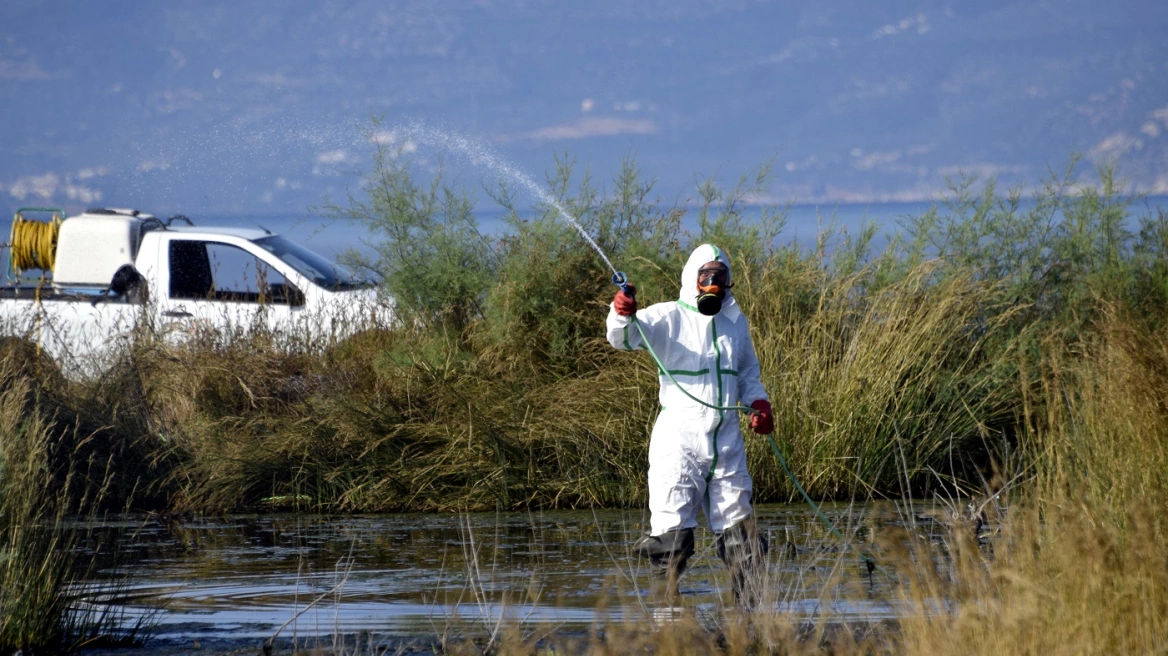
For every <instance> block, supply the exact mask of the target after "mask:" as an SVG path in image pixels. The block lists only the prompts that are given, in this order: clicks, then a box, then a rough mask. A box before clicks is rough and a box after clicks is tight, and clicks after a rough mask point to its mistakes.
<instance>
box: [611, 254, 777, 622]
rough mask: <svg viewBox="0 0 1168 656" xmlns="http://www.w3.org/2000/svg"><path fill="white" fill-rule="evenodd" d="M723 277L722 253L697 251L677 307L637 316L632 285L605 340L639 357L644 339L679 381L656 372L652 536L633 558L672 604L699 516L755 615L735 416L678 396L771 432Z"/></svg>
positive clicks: (750, 350)
mask: <svg viewBox="0 0 1168 656" xmlns="http://www.w3.org/2000/svg"><path fill="white" fill-rule="evenodd" d="M730 273H731V272H730V262H729V257H727V255H726V253H725V252H723V251H721V250H719V249H718V248H717V247H715V246H712V245H709V244H703V245H701V246H698V247H697V248H696V249H694V251H693V253H692V254H691V255H690V258H689V261H688V262H687V263H686V265H685V268H684V270H683V271H682V274H681V294H680V297H679V298H678V300H676V301H673V302H667V303H657V304H655V305H653V306H650V307H648V308H645V309H643V310H640V311H638V310H637V304H636V299H635V294H636V290H635V288H631V287H630V289H629V290H628V293H626V292H625V291H623V290H622V291H620V292H618V293H617V295H616V298H614V299H613V303H612V305H611V307H610V310H609V313H608V321H607V326H608V341H609V343H610V344H612V345H613V346H614V347H616V348H618V349H626V350H633V349H644V348H645V345H644V343H643V339H642V335H641V332H642V331H643V332H644V335H645V337H647V338H648V341H649V345H650V346H652V348H653V351H654V352H655V353H656V354H657V356H658V357H659V358H660V360H661V364H662V366H664V368H665V369H666V370H668V371H669V373H670V374H671V375H672V376H673V378H674V380H676V381H677V384H674V383H673V382H672V381H670V380H669V378H668V377H666V376H665V375H664V374H663V373H661V372H660V371H659V372H658V378H659V381H660V384H661V393H660V401H661V414H660V415H658V417H657V422H656V424H654V426H653V433H652V436H651V438H650V443H649V510H650V513H651V516H650V524H651V528H650V531H649V534H648V535H647V536H646V537H644V538H642V539H641V540H639V541H638V542H637V545H636V550H637V551H638V552H639V553H641V554H642V555H644V556H647V557H648V558H649V560H650V563H651V565H652V570H653V573H654V574H655V575H656V577H657V578H658V580H663V581H664V582H665V590H666V592H665V594H667V595H668V596H669V597H670V598H673V597H675V596H676V594H677V579H678V577H680V576H681V574H682V572H684V571H685V566H686V562H687V561H688V559H689V557H690V556H691V555H693V553H694V528H695V527H696V526H697V525H698V511H699V510H700V511H702V512H703V513H704V514H705V516H706V519H707V521H708V522H709V525H710V530H712V531H713V532H714V533H715V534H716V535H717V536H718V537H717V541H716V550H717V553H718V556H719V558H721V559H722V560H723V561H724V562H725V563H726V565H727V566H728V567H729V569H730V573H731V581H732V584H733V590H734V597H735V600H736V601H737V602H738V603H740V604H742V605H745V606H747V607H752V606H753V605H754V604H755V603H757V601H758V590H757V585H758V580H759V576H758V572H759V570H760V569H761V566H762V561H763V558H764V556H765V554H766V548H767V547H766V542H765V540H764V539H763V538H762V537H761V536H759V535H758V531H757V528H756V526H755V522H754V518H753V516H752V512H751V505H750V498H751V480H750V474H749V473H747V471H746V449H745V443H744V441H743V438H742V434H741V433H740V432H739V430H738V412H737V411H734V410H715V409H713V408H710V407H707V406H704V405H702V404H700V403H697V402H695V401H694V400H693V399H691V398H689V396H687V395H686V394H685V392H688V393H689V394H690V395H692V396H693V397H696V398H697V399H700V400H701V401H703V402H705V403H708V404H710V405H713V406H723V407H726V406H734V405H739V404H742V405H747V406H749V407H751V408H752V409H753V410H754V411H755V412H754V413H752V415H751V419H750V426H751V428H752V429H753V430H754V431H755V432H756V433H759V434H764V435H765V434H767V433H770V432H771V431H773V430H774V418H773V416H772V413H771V405H770V402H769V400H768V399H767V394H766V390H765V389H764V388H763V385H762V383H761V382H760V380H759V365H758V357H757V356H756V355H755V352H754V344H753V342H752V341H751V338H750V330H749V327H748V326H747V321H746V316H745V315H743V314H742V311H741V309H740V308H739V307H738V304H737V303H736V302H735V300H734V296H733V294H732V293H731V292H730V288H731V287H732V285H733V282H732V280H731V276H730ZM634 315H635V316H636V320H637V322H638V323H640V330H638V329H637V326H636V325H634V323H633V316H634ZM680 388H683V389H684V392H683V389H680Z"/></svg>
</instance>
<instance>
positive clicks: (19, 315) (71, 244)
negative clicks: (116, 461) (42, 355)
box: [0, 209, 392, 377]
mask: <svg viewBox="0 0 1168 656" xmlns="http://www.w3.org/2000/svg"><path fill="white" fill-rule="evenodd" d="M19 223H23V224H25V225H22V226H20V227H21V228H22V230H21V231H19V232H21V234H20V235H18V225H17V224H19ZM28 223H29V221H27V220H25V219H23V217H22V215H21V212H18V213H17V216H16V220H15V222H14V225H13V232H12V240H11V241H10V242H9V244H7V246H8V250H7V252H8V267H7V279H6V281H5V284H4V285H3V286H0V335H2V336H10V337H20V338H24V339H28V340H31V341H33V342H35V343H37V344H39V345H40V347H41V348H42V349H43V350H44V351H45V352H46V353H48V354H49V355H50V356H52V357H53V359H54V360H55V361H56V362H57V363H58V364H59V365H60V366H61V368H62V370H63V371H65V372H66V373H67V374H68V375H70V376H71V377H88V376H92V375H95V374H97V373H100V372H101V371H104V370H105V368H106V367H108V365H109V364H110V361H111V360H110V358H112V357H116V355H117V353H118V351H119V348H120V347H122V346H124V345H125V344H126V343H127V342H128V340H130V339H131V336H132V335H133V334H134V331H135V330H139V329H141V328H142V327H144V326H148V327H149V329H151V330H154V331H157V332H156V334H161V335H164V336H167V338H168V339H169V340H170V341H171V342H172V343H173V342H175V341H182V338H183V336H190V335H193V334H197V333H203V334H212V335H218V336H220V337H226V338H230V337H231V336H234V335H238V334H240V332H241V331H242V332H247V331H253V330H256V329H262V330H267V331H269V332H270V333H271V334H274V335H282V336H284V337H286V338H287V339H288V340H289V341H295V342H296V343H298V344H301V345H304V344H319V345H323V344H327V343H330V342H332V341H334V340H337V339H340V338H343V337H346V336H348V335H350V334H352V333H353V332H354V331H356V330H359V329H362V328H365V327H369V326H372V325H374V324H375V323H384V322H386V321H389V320H390V319H391V315H392V312H391V304H390V303H389V302H388V301H387V299H384V298H382V297H381V296H380V295H379V294H378V291H377V289H376V287H375V286H374V285H373V284H371V283H368V282H365V281H358V280H355V279H353V278H352V277H350V276H349V275H348V274H347V273H345V272H344V270H343V269H341V268H339V267H337V266H336V265H334V264H333V263H331V262H329V261H328V260H326V259H325V258H323V257H321V256H319V255H317V254H315V253H313V252H312V251H310V250H308V249H306V248H304V247H302V246H299V245H297V244H294V243H292V242H290V241H288V240H287V239H285V238H283V237H280V236H279V235H275V234H272V233H270V232H268V231H266V230H263V229H246V228H231V227H201V226H195V225H193V224H192V223H191V222H190V220H189V219H187V218H186V217H182V216H176V217H172V218H171V219H169V220H167V221H162V220H159V219H157V218H155V217H154V216H151V215H149V214H144V213H141V212H138V211H136V210H119V209H93V210H87V211H86V212H84V213H82V214H80V215H77V216H73V217H69V218H65V219H64V220H63V221H62V220H60V219H59V217H57V220H55V221H54V222H53V223H57V224H58V225H59V227H57V226H54V225H53V224H52V223H50V224H41V225H36V226H31V227H33V228H36V229H38V230H39V231H40V232H41V233H44V232H45V231H48V230H51V231H52V232H53V233H54V234H53V236H55V238H56V239H55V241H56V244H55V249H54V248H53V247H51V246H47V245H45V244H48V243H50V242H49V240H48V236H47V235H46V234H40V235H39V236H40V237H41V240H40V241H38V242H37V243H38V244H40V245H41V246H40V248H41V250H55V253H49V257H48V258H45V257H44V254H43V253H41V254H37V253H35V252H34V253H33V256H34V260H35V259H36V256H37V255H40V259H39V262H41V264H40V265H39V267H38V266H37V265H31V266H32V268H33V272H34V273H35V272H37V271H38V270H39V272H40V274H41V275H40V277H39V278H33V277H30V275H29V267H30V265H29V264H28V258H27V257H25V258H23V261H22V258H21V257H20V256H21V255H22V254H24V253H28V252H30V246H28V244H27V243H26V244H21V243H19V242H20V239H21V236H22V235H23V234H25V233H27V232H29V231H27V230H24V229H23V228H27V227H29V226H27V224H28ZM32 223H39V222H35V221H34V222H32ZM25 241H26V242H27V241H28V238H27V237H26V238H25ZM31 250H33V251H35V247H31ZM54 256H55V257H54ZM48 262H51V264H47V263H48ZM50 266H51V270H45V268H46V267H50ZM22 274H23V275H22Z"/></svg>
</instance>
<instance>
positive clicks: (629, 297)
mask: <svg viewBox="0 0 1168 656" xmlns="http://www.w3.org/2000/svg"><path fill="white" fill-rule="evenodd" d="M636 294H637V288H636V287H633V286H632V285H629V293H628V294H626V293H625V292H624V290H623V289H622V290H621V291H619V292H617V293H616V297H615V298H613V299H612V308H613V309H614V310H616V313H617V314H619V315H621V316H622V317H631V316H633V315H634V314H636V313H637V299H636V298H635V296H636Z"/></svg>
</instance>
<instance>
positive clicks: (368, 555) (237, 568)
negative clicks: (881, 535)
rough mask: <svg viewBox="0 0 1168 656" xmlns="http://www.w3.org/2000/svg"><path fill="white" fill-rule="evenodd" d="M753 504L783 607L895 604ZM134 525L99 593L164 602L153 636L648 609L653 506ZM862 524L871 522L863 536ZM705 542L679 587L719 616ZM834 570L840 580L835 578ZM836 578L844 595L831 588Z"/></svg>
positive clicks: (587, 620) (549, 619)
mask: <svg viewBox="0 0 1168 656" xmlns="http://www.w3.org/2000/svg"><path fill="white" fill-rule="evenodd" d="M825 511H826V512H827V513H828V515H829V517H830V518H831V519H832V521H833V522H835V523H836V524H837V525H838V526H839V527H840V528H841V529H843V528H845V527H849V526H851V527H853V528H855V527H862V526H864V524H865V522H866V523H868V524H871V525H874V526H879V525H880V524H881V523H883V522H889V521H896V520H895V517H896V514H895V513H894V512H893V511H892V509H891V508H889V507H880V506H865V507H862V508H857V507H848V506H837V507H831V506H828V507H825ZM758 515H759V520H760V525H761V528H762V530H763V531H764V532H765V534H766V535H767V536H768V538H769V541H770V543H771V545H772V550H771V554H770V557H769V566H768V572H769V576H770V578H771V579H773V586H774V589H775V592H776V594H774V595H773V596H774V598H775V599H776V600H777V603H778V605H779V608H778V610H780V611H783V612H794V613H799V614H802V615H808V614H815V613H821V612H832V613H835V614H837V615H842V616H845V617H846V616H854V617H855V618H857V619H879V618H881V617H886V616H888V615H890V614H894V613H895V609H894V608H893V607H892V606H891V605H890V604H889V603H888V602H887V601H885V600H883V599H882V593H883V592H884V590H883V588H882V587H881V582H880V581H879V580H878V579H871V578H870V577H868V575H867V573H866V572H865V571H864V569H863V568H862V567H861V566H860V563H859V561H858V559H857V558H855V557H853V555H852V554H851V553H850V552H848V551H847V550H846V549H841V546H840V545H838V544H834V543H833V541H831V540H830V536H829V535H827V534H826V531H825V530H824V529H823V527H822V526H821V525H819V524H818V523H817V521H816V519H815V518H814V516H813V515H812V514H811V513H810V511H809V510H808V509H807V508H806V507H805V506H762V507H760V508H759V509H758ZM131 523H132V522H131ZM136 525H141V528H140V530H137V531H136V532H134V534H133V537H132V538H129V539H123V541H122V543H121V545H120V551H121V558H122V561H123V562H129V563H131V567H130V570H131V571H130V573H131V575H132V577H133V584H132V585H131V586H130V587H129V588H128V589H127V590H125V594H121V595H119V597H118V598H117V599H96V598H93V599H89V600H88V601H89V602H90V603H111V604H114V605H117V606H119V607H121V608H122V609H123V610H124V611H125V612H126V614H127V620H128V621H129V620H130V619H132V618H133V617H136V616H139V615H141V614H143V613H147V612H149V611H150V609H152V608H158V607H161V609H162V612H161V613H160V614H159V615H158V616H157V617H156V619H157V620H158V623H159V624H158V631H157V635H159V636H160V637H164V638H200V637H235V638H245V637H248V638H250V637H263V638H266V637H268V636H270V635H271V634H272V633H273V632H274V631H275V630H276V629H277V628H279V627H280V626H282V625H284V624H285V623H289V622H290V620H293V618H295V621H294V622H292V623H291V624H289V625H288V627H287V628H286V629H284V631H285V632H286V633H285V635H291V634H292V633H297V634H299V635H322V634H328V633H331V632H333V631H336V630H341V631H344V632H355V631H377V632H383V633H387V634H391V635H417V634H421V633H427V632H434V631H436V630H437V631H441V630H442V629H443V628H444V627H448V626H450V625H452V624H455V623H458V622H463V623H468V622H469V623H471V624H474V623H479V624H484V625H485V624H489V623H493V622H498V621H499V620H500V619H502V620H505V621H506V620H515V621H520V620H521V621H525V622H530V623H533V624H549V625H554V626H557V627H564V628H568V629H572V628H577V629H586V628H588V627H589V626H591V625H592V624H593V623H594V622H596V621H597V620H616V621H621V620H624V619H630V620H635V619H636V618H637V617H639V616H642V615H643V613H645V612H646V610H647V609H646V606H647V605H648V599H647V593H646V592H645V587H646V585H647V583H648V572H647V567H646V563H644V562H638V560H637V558H636V556H635V555H634V554H633V553H632V552H631V551H630V547H631V545H632V543H633V541H634V540H635V539H636V537H637V536H638V535H639V534H640V533H641V532H642V531H643V530H644V527H647V526H648V516H647V513H645V512H642V511H620V510H605V511H595V512H593V511H587V510H584V511H553V512H530V513H483V514H470V515H377V516H344V517H323V516H319V517H318V516H303V515H301V516H293V515H271V516H234V517H226V518H221V519H216V520H202V521H199V520H196V521H188V522H170V523H167V524H164V523H160V522H157V521H153V520H146V521H144V523H143V522H138V524H136ZM866 534H867V528H861V529H860V530H859V531H858V533H857V539H858V540H863V539H865V537H866ZM698 537H699V540H698V552H697V554H696V556H695V557H694V558H693V559H692V560H691V569H690V570H689V571H687V573H686V576H685V577H684V579H683V581H682V592H683V594H684V595H685V598H686V603H687V604H689V605H692V606H694V607H696V608H699V609H702V608H704V609H709V610H711V612H712V611H713V610H716V609H717V608H718V607H719V605H720V604H722V603H725V601H726V599H727V598H728V595H727V594H726V591H725V584H726V581H725V569H724V567H723V566H722V564H721V563H720V562H719V561H718V560H717V558H716V557H715V555H714V550H713V541H712V537H711V536H710V535H709V534H708V532H707V531H705V530H699V532H698ZM841 568H842V569H841ZM833 571H834V572H837V573H838V572H840V571H843V572H844V575H843V576H840V577H837V579H838V580H837V579H829V577H830V575H831V573H832V572H833ZM105 573H106V575H108V576H111V577H113V576H117V575H118V572H116V571H113V570H112V569H107V570H105ZM829 580H830V581H831V583H830V585H833V586H837V587H841V590H839V591H833V590H825V589H824V586H825V585H828V584H829ZM842 587H848V588H849V590H848V594H844V591H843V590H842ZM856 590H861V594H859V595H858V596H857V594H855V592H856ZM314 602H315V603H314ZM306 608H307V610H305V609H306Z"/></svg>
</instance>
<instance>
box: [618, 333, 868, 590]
mask: <svg viewBox="0 0 1168 656" xmlns="http://www.w3.org/2000/svg"><path fill="white" fill-rule="evenodd" d="M631 318H632V320H633V325H634V326H636V327H637V332H639V333H640V334H641V343H642V344H644V345H645V350H647V351H649V355H650V356H652V358H653V362H655V363H656V364H657V370H658V371H660V372H661V373H663V374H665V377H666V378H668V379H669V382H671V383H673V384H674V386H675V387H677V389H679V390H681V393H682V394H684V395H686V396H687V397H689V398H690V399H691V400H693V401H694V402H695V403H698V404H700V405H703V406H705V407H707V408H710V409H711V410H739V411H742V412H748V413H750V414H755V413H756V411H755V409H754V408H748V407H746V406H744V405H714V404H712V403H706V402H705V401H703V400H701V399H699V398H698V397H696V396H694V395H693V394H690V393H689V391H687V390H686V389H685V388H684V387H682V386H681V384H680V383H678V382H677V379H676V378H674V377H673V374H671V373H669V370H668V369H666V368H665V365H664V364H662V362H661V358H659V357H657V352H656V351H654V350H653V345H652V344H650V343H649V336H648V335H646V334H645V329H644V328H642V327H641V321H640V320H639V319H637V315H636V314H634V315H632V317H631ZM766 438H767V442H769V443H770V445H771V451H773V452H774V454H775V458H778V460H779V464H780V465H782V467H783V472H784V473H785V474H786V475H787V478H788V479H790V480H791V483H792V484H793V485H794V486H795V489H796V490H799V494H802V495H803V500H804V501H806V502H807V505H809V506H811V509H812V510H814V511H815V516H816V517H818V518H819V520H820V521H822V522H823V525H824V526H826V527H827V530H829V531H831V534H832V535H834V536H835V537H836V538H838V539H839V541H840V542H843V543H845V544H847V545H848V547H849V548H851V549H852V551H854V552H855V553H856V555H858V556H859V557H860V560H862V561H864V565H865V566H866V567H867V568H868V572H869V573H871V572H872V571H873V570H874V569H876V562H875V561H874V560H872V557H871V556H869V555H868V554H866V553H864V552H862V551H860V550H859V549H857V548H856V547H855V545H853V544H852V543H850V542H848V541H847V540H846V539H845V538H844V536H843V534H842V533H840V532H839V530H838V529H836V527H835V525H834V524H832V523H831V520H830V519H828V518H827V515H824V514H823V511H822V510H820V508H819V505H818V504H816V503H815V501H813V500H812V499H811V495H809V494H807V490H804V489H803V486H802V485H800V484H799V479H797V478H795V474H794V473H793V472H792V471H791V468H790V467H788V466H787V459H786V458H784V457H783V454H782V452H780V451H779V446H778V445H777V444H775V439H774V438H773V437H771V436H770V434H767V435H766Z"/></svg>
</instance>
